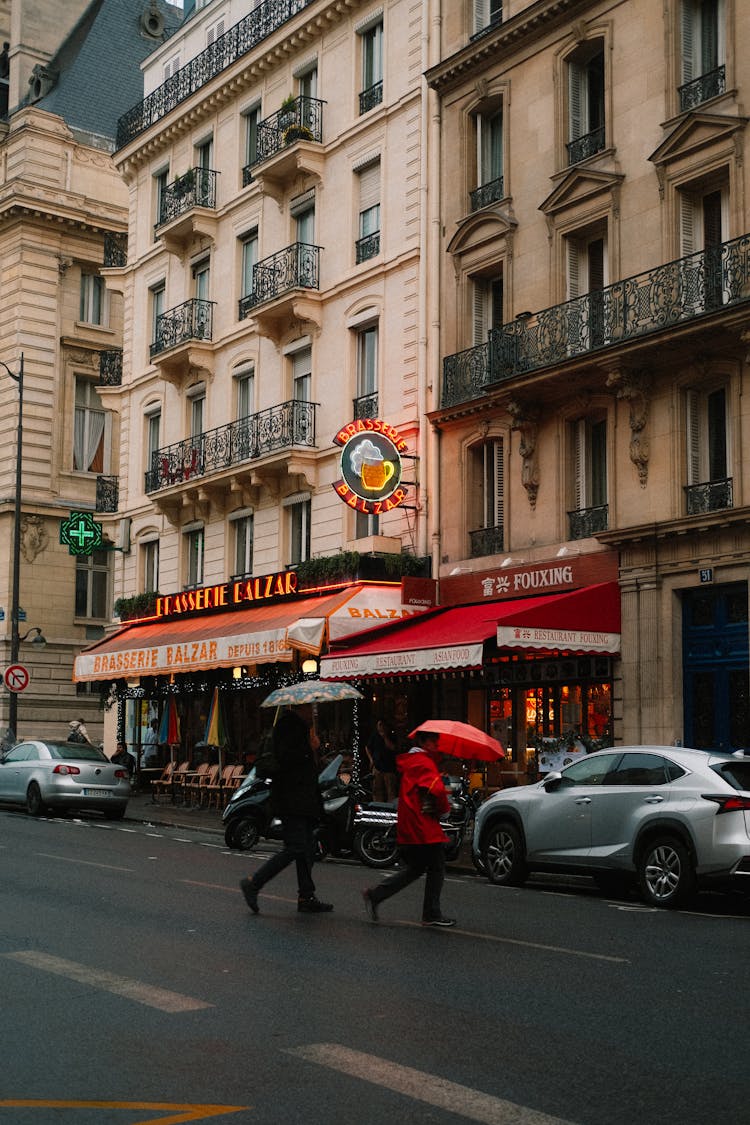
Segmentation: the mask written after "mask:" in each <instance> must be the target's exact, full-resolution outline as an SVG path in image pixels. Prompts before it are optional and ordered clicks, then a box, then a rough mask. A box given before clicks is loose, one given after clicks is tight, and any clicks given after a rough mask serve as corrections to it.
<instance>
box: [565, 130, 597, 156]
mask: <svg viewBox="0 0 750 1125" xmlns="http://www.w3.org/2000/svg"><path fill="white" fill-rule="evenodd" d="M565 147H566V149H567V150H568V164H569V165H570V164H578V163H579V162H580V161H581V160H585V159H586V158H587V157H589V156H594V155H595V154H596V153H597V152H601V151H602V149H603V148H604V126H603V125H602V126H600V128H598V129H592V130H591V132H590V133H585V134H584V135H583V136H582V137H575V138H574V139H573V140H572V141H568V143H567V144H566V146H565Z"/></svg>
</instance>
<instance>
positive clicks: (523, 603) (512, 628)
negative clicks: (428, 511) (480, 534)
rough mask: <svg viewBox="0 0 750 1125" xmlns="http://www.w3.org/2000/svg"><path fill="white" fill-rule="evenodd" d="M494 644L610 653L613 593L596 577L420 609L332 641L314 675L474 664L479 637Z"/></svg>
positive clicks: (480, 652) (616, 615) (614, 637)
mask: <svg viewBox="0 0 750 1125" xmlns="http://www.w3.org/2000/svg"><path fill="white" fill-rule="evenodd" d="M490 640H496V642H497V645H498V647H499V648H503V649H520V650H544V651H563V652H568V653H600V654H606V655H616V654H617V653H619V651H620V594H619V587H618V585H617V583H616V582H603V583H600V584H598V585H596V586H587V587H584V588H583V589H580V590H572V591H569V592H565V593H561V594H547V595H544V596H542V597H538V598H516V599H513V600H509V601H494V602H489V601H488V602H486V603H481V604H479V605H476V604H475V605H467V606H454V607H449V608H443V609H440V608H438V609H434V610H428V611H427V612H426V613H424V614H422V615H420V616H419V617H416V618H412V619H409V620H405V621H400V622H398V623H396V624H394V625H392V626H384V627H383V628H380V629H377V630H374V631H373V632H372V633H370V634H369V636H368V637H366V638H360V639H359V641H358V639H357V638H356V637H354V638H352V640H351V641H350V642H348V643H340V644H336V645H332V651H331V652H330V653H329V654H328V655H326V656H323V657H322V658H321V662H320V676H321V679H329V680H354V679H360V678H363V677H370V676H394V675H410V674H411V675H414V674H419V673H424V672H438V671H446V670H451V669H466V670H469V669H472V668H474V669H476V668H481V667H482V662H483V658H484V646H485V643H486V642H488V641H490Z"/></svg>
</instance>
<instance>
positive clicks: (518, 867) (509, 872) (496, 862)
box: [482, 824, 528, 887]
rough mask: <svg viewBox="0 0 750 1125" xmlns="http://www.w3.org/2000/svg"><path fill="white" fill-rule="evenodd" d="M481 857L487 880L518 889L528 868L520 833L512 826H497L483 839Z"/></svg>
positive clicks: (524, 878) (524, 879) (524, 880)
mask: <svg viewBox="0 0 750 1125" xmlns="http://www.w3.org/2000/svg"><path fill="white" fill-rule="evenodd" d="M482 856H483V858H484V864H485V867H486V869H487V878H488V879H489V881H490V882H491V883H497V884H498V885H499V886H506V887H520V886H522V885H523V884H524V883H525V882H526V876H527V875H528V868H527V866H526V855H525V852H524V847H523V841H522V839H521V833H520V832H519V831H518V829H517V828H516V826H515V825H514V824H497V825H494V826H493V827H492V828H490V830H489V832H488V833H487V835H486V836H485V838H484V842H483V847H482Z"/></svg>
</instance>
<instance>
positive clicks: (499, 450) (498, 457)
mask: <svg viewBox="0 0 750 1125" xmlns="http://www.w3.org/2000/svg"><path fill="white" fill-rule="evenodd" d="M494 457H495V511H494V515H493V523H492V526H493V527H502V526H503V497H504V495H505V490H504V485H503V474H504V472H505V465H504V462H503V441H502V438H498V440H497V441H496V442H495V443H494Z"/></svg>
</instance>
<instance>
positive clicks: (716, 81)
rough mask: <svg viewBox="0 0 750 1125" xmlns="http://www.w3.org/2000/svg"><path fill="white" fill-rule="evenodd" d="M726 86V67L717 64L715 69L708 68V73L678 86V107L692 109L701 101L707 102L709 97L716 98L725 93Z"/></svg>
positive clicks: (683, 109)
mask: <svg viewBox="0 0 750 1125" xmlns="http://www.w3.org/2000/svg"><path fill="white" fill-rule="evenodd" d="M726 88H727V77H726V67H724V66H718V67H717V68H716V70H709V72H708V74H701V76H700V78H694V79H693V80H692V82H686V83H685V85H684V86H680V87H679V94H680V109H681V110H682V111H683V112H684V111H685V110H686V109H694V108H695V107H696V106H697V105H701V103H702V102H707V101H708V99H709V98H716V97H718V96H719V94H723V93H725V92H726Z"/></svg>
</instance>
